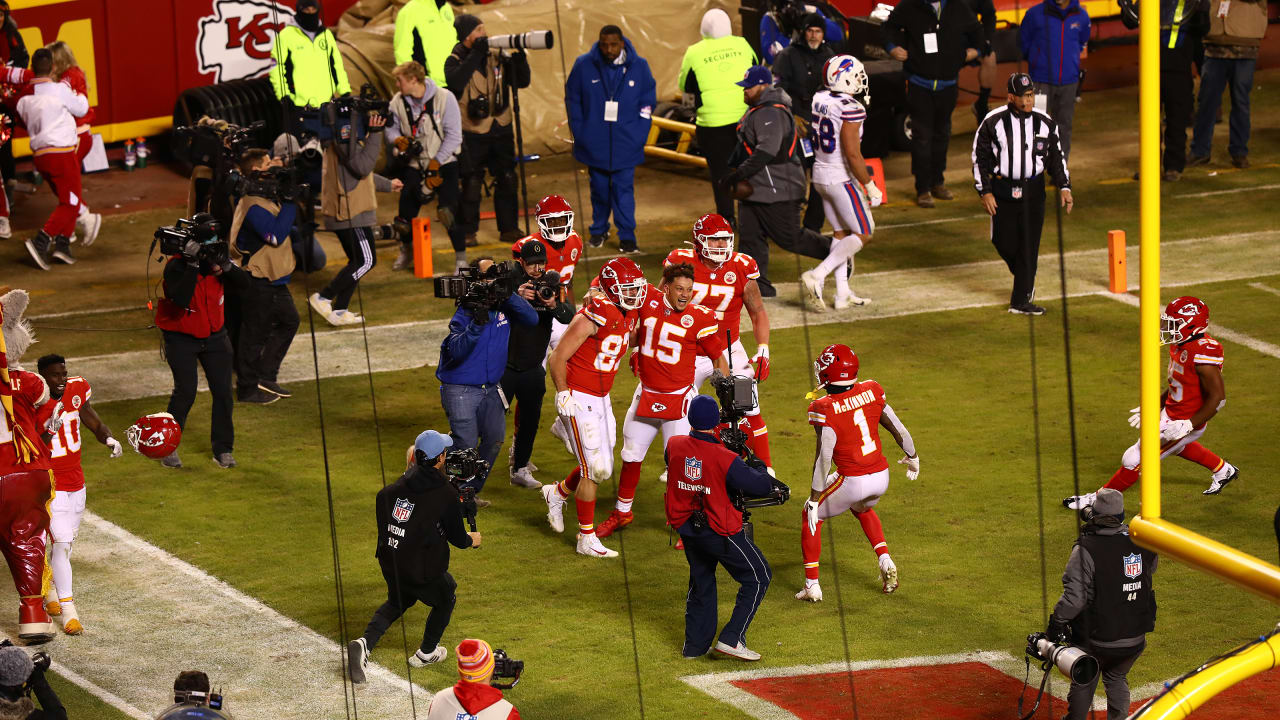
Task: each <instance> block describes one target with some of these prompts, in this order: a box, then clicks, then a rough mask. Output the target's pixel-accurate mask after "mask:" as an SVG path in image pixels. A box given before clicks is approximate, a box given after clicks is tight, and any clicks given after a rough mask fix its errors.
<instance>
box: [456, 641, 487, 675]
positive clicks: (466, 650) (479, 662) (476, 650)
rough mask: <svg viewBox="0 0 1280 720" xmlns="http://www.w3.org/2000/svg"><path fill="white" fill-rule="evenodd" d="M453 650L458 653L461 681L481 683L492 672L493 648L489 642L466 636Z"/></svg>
mask: <svg viewBox="0 0 1280 720" xmlns="http://www.w3.org/2000/svg"><path fill="white" fill-rule="evenodd" d="M454 650H455V651H456V652H457V653H458V675H459V677H461V678H462V681H463V682H472V683H481V682H484V681H485V679H486V678H487V677H489V675H490V674H491V673H492V672H493V648H491V647H489V643H487V642H485V641H483V640H472V639H470V638H468V639H466V640H463V641H462V642H460V643H458V647H456V648H454Z"/></svg>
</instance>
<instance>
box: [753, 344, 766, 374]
mask: <svg viewBox="0 0 1280 720" xmlns="http://www.w3.org/2000/svg"><path fill="white" fill-rule="evenodd" d="M751 364H752V365H755V366H756V382H764V381H765V380H767V379H769V346H768V345H757V346H756V354H755V356H754V357H752V358H751Z"/></svg>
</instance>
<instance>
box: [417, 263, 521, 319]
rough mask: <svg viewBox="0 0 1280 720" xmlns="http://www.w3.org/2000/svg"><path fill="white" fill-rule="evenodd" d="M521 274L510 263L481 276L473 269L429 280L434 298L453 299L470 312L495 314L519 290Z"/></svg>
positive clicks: (494, 266) (489, 270) (496, 265)
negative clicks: (483, 311)
mask: <svg viewBox="0 0 1280 720" xmlns="http://www.w3.org/2000/svg"><path fill="white" fill-rule="evenodd" d="M521 274H522V270H520V269H519V268H517V267H516V266H515V264H514V263H512V262H510V261H503V262H499V263H494V264H492V265H490V266H489V267H488V268H486V269H485V270H484V272H481V271H480V270H478V269H477V268H476V266H475V265H472V266H471V267H468V268H464V269H462V270H459V271H458V274H457V275H437V276H436V277H434V278H432V281H433V284H434V285H435V288H434V289H435V296H436V297H438V298H446V299H452V300H454V301H456V303H457V304H458V306H460V307H466V308H469V309H473V310H496V309H498V308H499V307H501V306H502V303H504V302H506V301H507V298H509V297H511V294H512V293H513V292H515V290H516V288H517V287H519V285H518V284H517V283H518V282H519V280H520V275H521Z"/></svg>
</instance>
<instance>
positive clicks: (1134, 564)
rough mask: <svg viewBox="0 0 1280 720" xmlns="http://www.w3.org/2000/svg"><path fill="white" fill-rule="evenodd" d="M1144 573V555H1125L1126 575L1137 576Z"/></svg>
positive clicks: (1129, 576)
mask: <svg viewBox="0 0 1280 720" xmlns="http://www.w3.org/2000/svg"><path fill="white" fill-rule="evenodd" d="M1141 575H1142V556H1141V555H1139V554H1137V553H1134V554H1133V555H1125V556H1124V576H1125V577H1127V578H1136V577H1139V576H1141Z"/></svg>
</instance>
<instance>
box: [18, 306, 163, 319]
mask: <svg viewBox="0 0 1280 720" xmlns="http://www.w3.org/2000/svg"><path fill="white" fill-rule="evenodd" d="M146 309H147V306H146V305H142V304H140V303H134V304H133V305H120V306H118V307H109V308H94V309H92V310H70V311H67V312H60V313H49V314H47V315H30V316H28V317H27V319H28V320H31V321H32V322H39V321H41V320H53V319H55V318H65V317H78V316H80V315H105V314H107V313H114V312H124V311H126V310H146Z"/></svg>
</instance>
